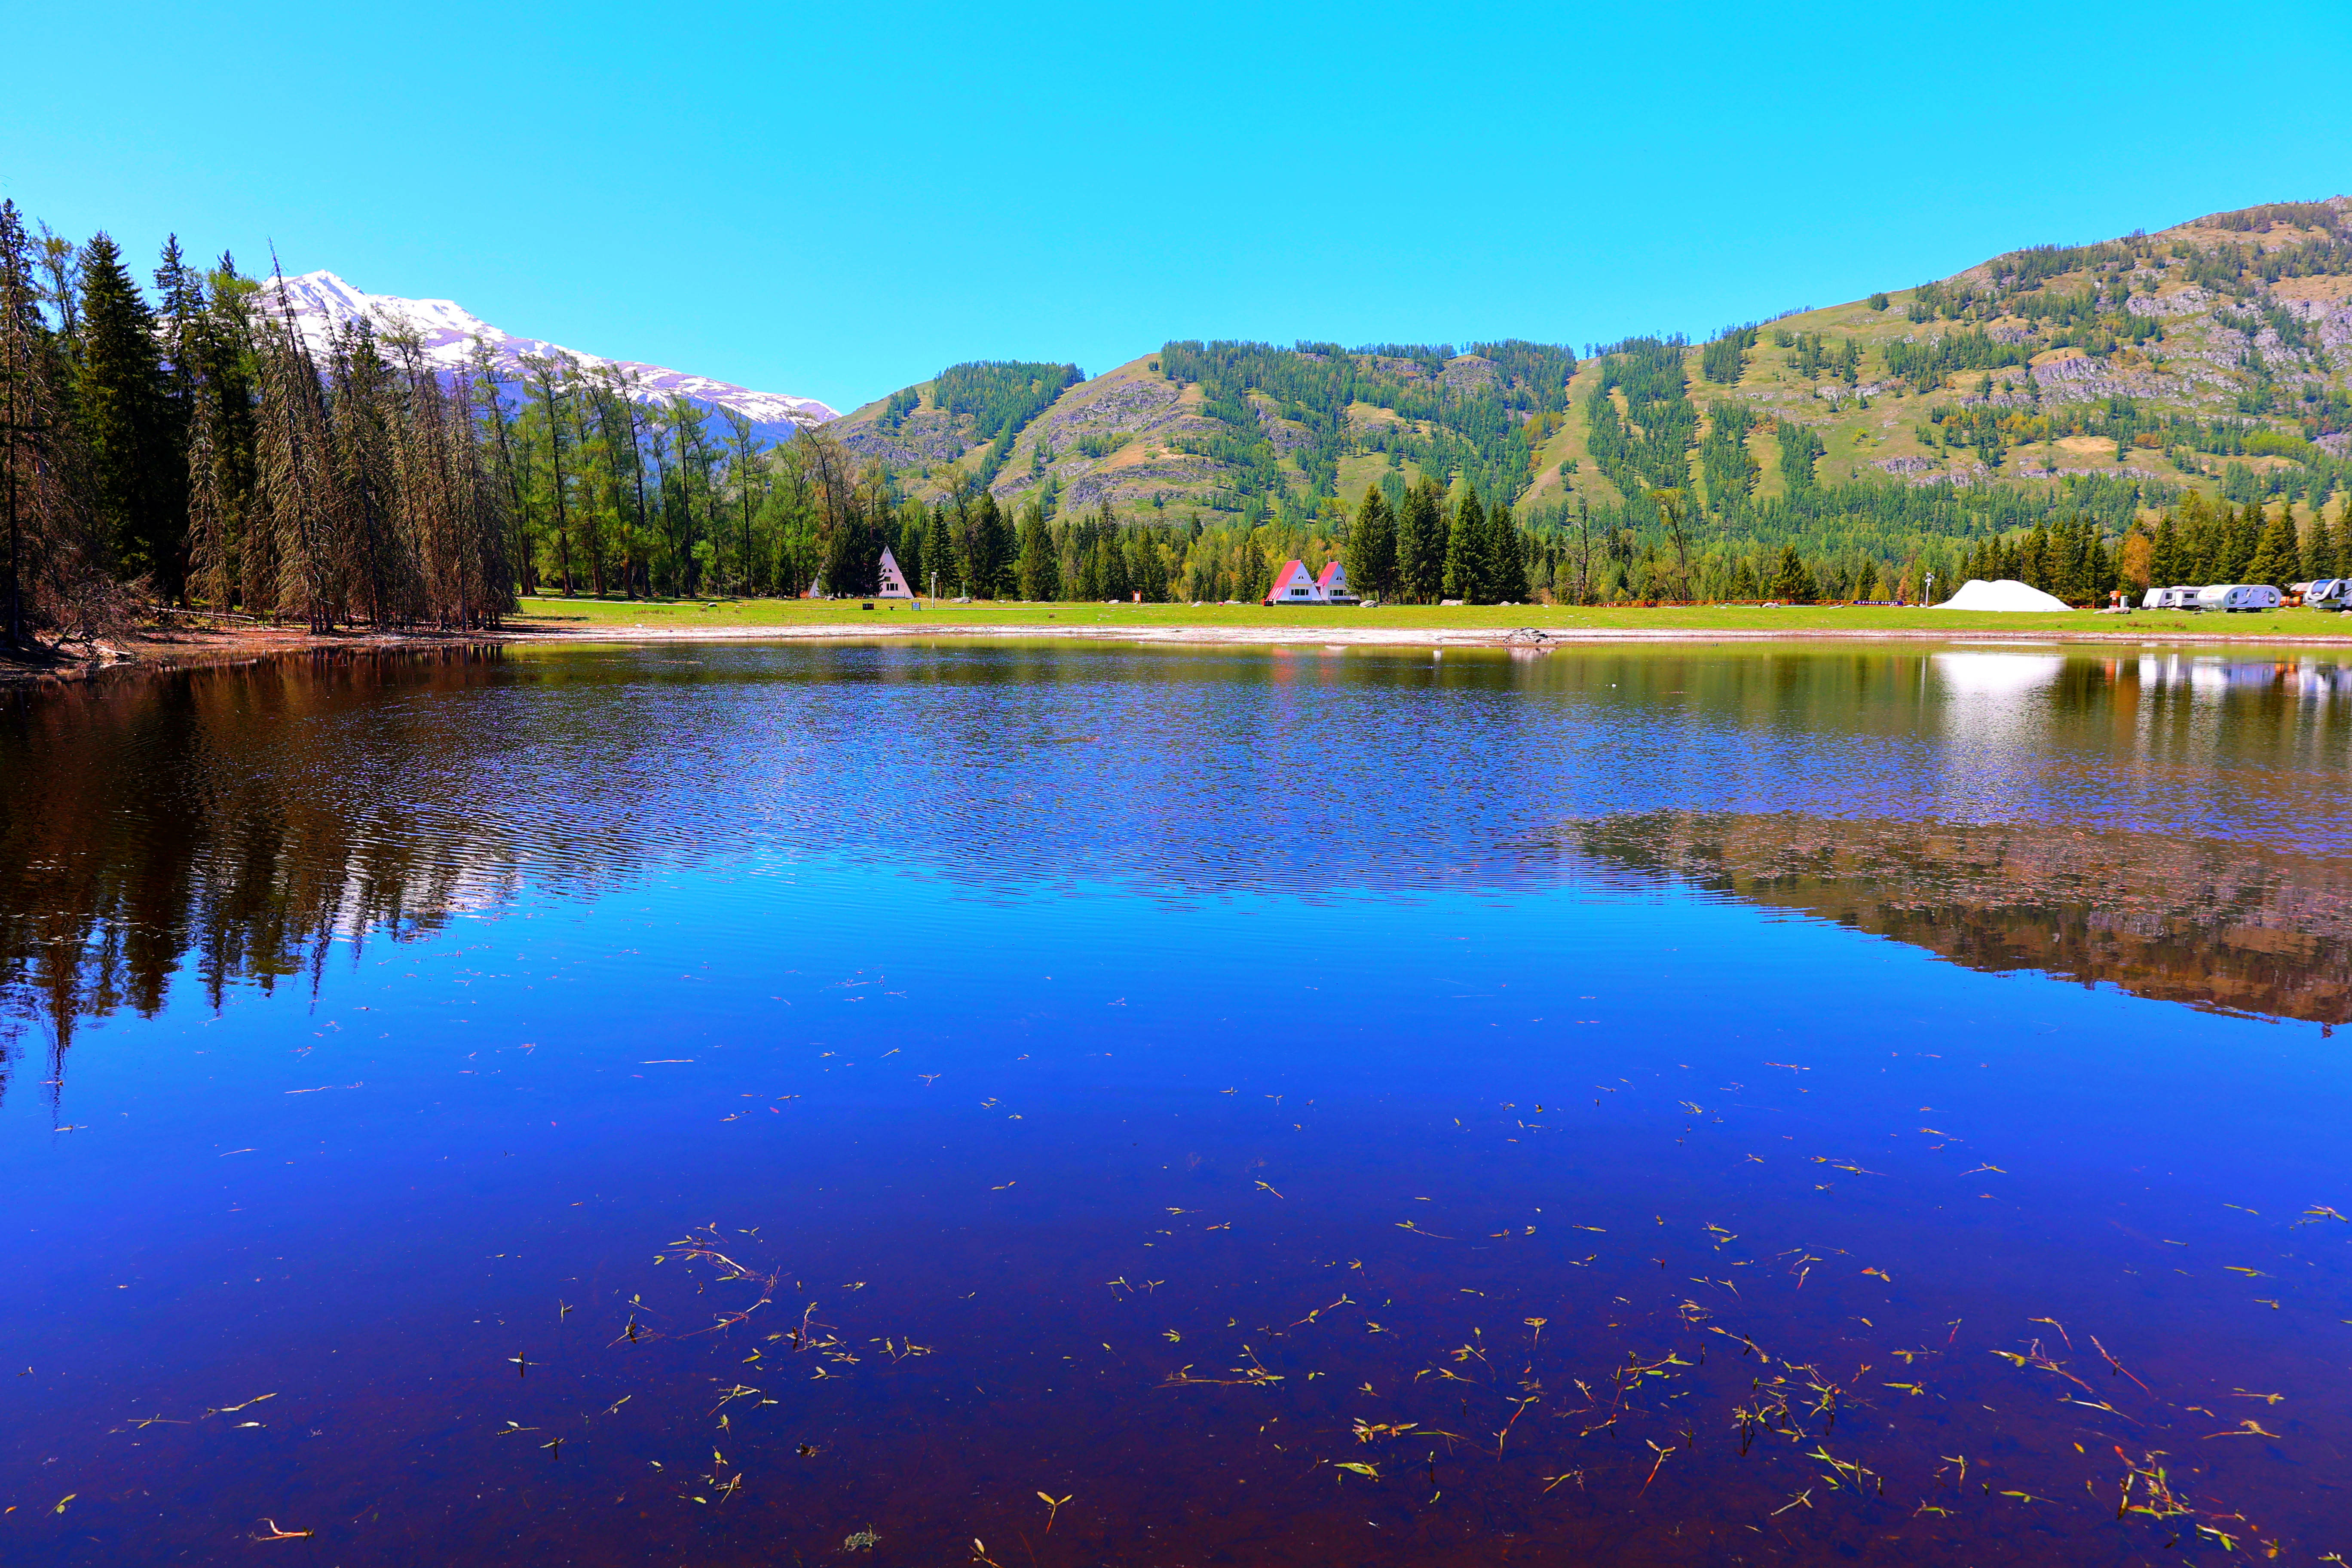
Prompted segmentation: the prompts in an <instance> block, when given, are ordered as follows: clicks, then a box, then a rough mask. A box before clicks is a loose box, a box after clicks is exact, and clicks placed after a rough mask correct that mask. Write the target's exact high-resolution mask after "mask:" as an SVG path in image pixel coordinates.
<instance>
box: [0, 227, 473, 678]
mask: <svg viewBox="0 0 2352 1568" xmlns="http://www.w3.org/2000/svg"><path fill="white" fill-rule="evenodd" d="M154 292H155V299H154V300H153V301H152V302H151V300H149V299H148V297H147V295H146V293H145V292H144V291H143V290H142V289H141V287H140V286H139V284H138V282H137V280H136V279H134V278H133V276H132V275H131V269H130V268H129V266H128V265H127V264H126V262H125V261H124V259H123V257H122V254H121V248H120V247H118V246H117V245H116V244H115V242H114V241H113V240H112V239H111V238H110V237H109V236H107V235H105V234H103V233H100V234H99V235H96V236H93V237H91V238H90V239H89V241H88V242H87V243H85V244H82V245H74V244H72V243H70V242H68V241H67V240H65V239H63V238H62V237H59V236H57V235H55V234H53V233H50V232H49V231H48V230H47V228H46V226H44V227H42V228H41V229H40V231H39V233H38V234H37V235H36V234H35V233H34V232H33V231H32V230H31V229H30V228H28V227H27V226H26V222H25V219H24V217H23V215H22V214H21V213H19V212H18V211H17V209H16V205H15V204H14V203H0V529H5V553H0V640H5V643H6V645H7V646H9V647H16V648H19V649H21V648H26V647H31V646H33V645H34V644H35V642H36V640H37V639H38V638H40V637H44V636H47V637H52V638H69V637H95V636H98V635H100V634H102V633H105V632H107V631H110V630H111V629H113V628H115V627H117V626H121V625H122V624H123V623H124V622H125V621H126V620H128V619H129V618H131V616H133V615H135V614H136V613H137V610H138V607H139V606H140V605H142V604H144V603H150V602H152V603H161V604H166V605H187V604H191V603H196V602H201V603H203V604H205V605H207V606H208V607H210V608H213V609H215V610H220V611H229V610H235V611H236V612H238V613H242V614H245V615H248V616H257V617H264V618H269V619H275V620H291V621H298V622H300V623H302V624H304V625H306V626H310V628H312V629H313V630H325V629H328V628H330V627H332V626H351V625H361V624H364V625H369V626H384V627H415V626H443V627H449V628H454V629H467V628H476V627H481V626H495V625H496V624H497V623H498V621H499V616H501V615H502V614H504V613H505V612H506V611H507V610H508V609H509V607H510V606H511V605H512V602H513V599H512V580H511V574H510V570H509V555H508V546H509V519H510V509H509V498H508V495H507V494H506V493H505V491H504V490H503V489H502V487H501V486H500V485H499V482H498V477H497V475H496V474H495V473H494V472H493V470H492V468H491V466H490V464H489V463H488V461H487V460H486V454H485V452H484V450H483V448H482V447H481V444H480V443H479V441H478V439H477V436H476V431H475V427H474V419H473V416H472V411H471V410H470V409H469V408H468V406H467V401H466V398H465V396H464V395H463V392H462V390H461V389H456V388H452V387H451V386H450V385H449V384H447V383H446V381H445V380H444V379H443V378H442V377H440V376H439V375H438V374H436V373H435V371H434V370H433V368H432V367H431V366H429V365H428V364H427V363H425V359H424V356H423V352H422V349H421V346H420V345H419V344H418V343H417V342H416V341H415V339H414V338H413V337H412V338H403V337H400V336H398V335H385V336H383V337H379V336H378V335H376V334H375V333H374V331H373V330H372V329H370V328H368V327H367V326H365V325H363V324H362V325H356V326H354V327H353V328H352V330H351V331H347V332H345V333H343V334H341V335H340V336H339V337H338V338H337V339H336V341H335V342H333V343H332V344H331V347H330V349H329V351H328V352H327V353H326V354H325V355H324V356H323V358H322V357H321V356H320V355H319V354H316V353H313V351H312V348H311V346H310V343H309V342H307V341H306V340H305V338H304V337H303V335H302V334H301V333H300V332H299V331H298V330H297V327H296V323H295V322H294V321H293V319H292V318H291V316H290V315H289V314H288V313H287V312H286V311H285V310H284V309H283V308H282V305H281V306H280V307H278V308H274V309H273V308H272V307H270V306H269V305H268V304H267V303H266V302H265V301H264V300H263V298H262V295H261V290H260V288H259V285H258V284H257V282H256V281H255V280H254V279H251V278H248V277H247V276H245V275H244V274H242V273H241V272H240V271H239V270H238V268H237V266H236V261H235V259H234V258H232V257H229V256H226V255H224V256H223V257H222V258H220V260H219V262H218V263H217V264H216V265H215V266H214V267H212V268H199V267H196V266H194V265H192V264H190V263H189V262H188V261H187V259H186V258H185V256H184V253H183V252H182V250H181V248H180V246H179V242H178V240H177V239H176V237H174V238H172V239H168V240H166V241H165V243H164V245H163V252H162V256H161V258H160V259H159V262H158V265H157V268H156V270H155V273H154Z"/></svg>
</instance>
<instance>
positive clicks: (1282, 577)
mask: <svg viewBox="0 0 2352 1568" xmlns="http://www.w3.org/2000/svg"><path fill="white" fill-rule="evenodd" d="M1262 602H1263V603H1265V604H1268V605H1321V604H1328V602H1329V601H1328V600H1327V599H1325V598H1324V596H1323V590H1322V589H1321V588H1319V587H1318V586H1317V585H1316V583H1315V574H1314V573H1312V572H1309V571H1308V570H1307V563H1306V562H1304V561H1293V562H1291V563H1288V564H1287V565H1286V566H1284V567H1283V569H1282V570H1281V571H1279V572H1276V574H1274V586H1273V587H1271V588H1268V589H1267V590H1266V591H1265V599H1264V600H1263V601H1262Z"/></svg>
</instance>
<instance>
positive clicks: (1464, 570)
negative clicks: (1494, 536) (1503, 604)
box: [1444, 489, 1494, 605]
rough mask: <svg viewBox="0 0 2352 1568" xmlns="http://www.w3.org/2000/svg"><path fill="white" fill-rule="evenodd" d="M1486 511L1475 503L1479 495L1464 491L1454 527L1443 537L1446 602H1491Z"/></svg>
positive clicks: (1455, 514) (1471, 491)
mask: <svg viewBox="0 0 2352 1568" xmlns="http://www.w3.org/2000/svg"><path fill="white" fill-rule="evenodd" d="M1490 575H1491V574H1490V573H1489V572H1488V571H1487V567H1486V508H1484V507H1482V506H1480V505H1479V504H1478V492H1477V491H1476V490H1475V489H1464V491H1463V492H1462V504H1461V505H1460V506H1459V507H1457V508H1455V509H1454V526H1453V527H1452V528H1451V529H1449V530H1447V531H1446V535H1445V579H1444V594H1445V597H1447V598H1449V599H1459V600H1461V601H1462V602H1463V603H1464V604H1465V605H1486V604H1491V603H1493V602H1494V601H1493V596H1492V595H1490V594H1489V593H1488V592H1487V578H1488V577H1489V576H1490Z"/></svg>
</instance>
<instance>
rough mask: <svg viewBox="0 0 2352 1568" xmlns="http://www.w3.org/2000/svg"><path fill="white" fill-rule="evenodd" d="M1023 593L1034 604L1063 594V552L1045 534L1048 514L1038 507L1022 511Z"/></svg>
mask: <svg viewBox="0 0 2352 1568" xmlns="http://www.w3.org/2000/svg"><path fill="white" fill-rule="evenodd" d="M1020 539H1021V565H1020V573H1019V575H1020V581H1021V589H1020V593H1021V596H1022V597H1023V598H1024V599H1026V600H1029V601H1031V602H1032V603H1037V602H1041V601H1044V600H1047V599H1058V598H1060V597H1061V596H1062V562H1061V553H1060V552H1058V551H1056V550H1055V548H1054V542H1053V541H1052V540H1050V539H1048V538H1047V537H1046V536H1045V513H1044V512H1043V511H1041V510H1038V509H1037V508H1036V507H1035V506H1028V507H1024V508H1023V509H1022V511H1021V528H1020Z"/></svg>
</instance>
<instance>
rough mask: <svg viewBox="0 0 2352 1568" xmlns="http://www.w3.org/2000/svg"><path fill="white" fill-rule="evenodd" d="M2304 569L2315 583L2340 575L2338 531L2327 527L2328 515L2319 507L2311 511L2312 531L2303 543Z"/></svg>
mask: <svg viewBox="0 0 2352 1568" xmlns="http://www.w3.org/2000/svg"><path fill="white" fill-rule="evenodd" d="M2303 569H2304V571H2305V572H2306V573H2308V574H2310V579H2311V580H2312V581H2314V582H2316V581H2318V580H2319V579H2320V578H2323V577H2334V576H2336V575H2338V574H2337V572H2336V531H2335V530H2334V529H2332V528H2330V527H2329V526H2328V525H2327V513H2326V512H2325V511H2323V510H2320V508H2319V507H2317V506H2315V507H2313V508H2312V509H2311V531H2310V533H2309V534H2307V535H2306V536H2305V539H2304V542H2303Z"/></svg>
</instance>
